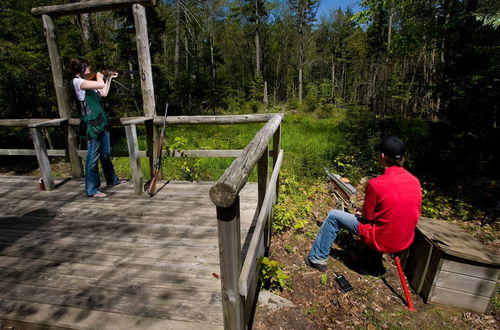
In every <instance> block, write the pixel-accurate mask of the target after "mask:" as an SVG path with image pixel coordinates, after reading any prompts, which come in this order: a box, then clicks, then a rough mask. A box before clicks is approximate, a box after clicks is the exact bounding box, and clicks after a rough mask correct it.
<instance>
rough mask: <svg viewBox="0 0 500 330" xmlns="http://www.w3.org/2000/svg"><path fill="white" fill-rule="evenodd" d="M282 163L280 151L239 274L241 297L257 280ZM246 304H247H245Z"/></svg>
mask: <svg viewBox="0 0 500 330" xmlns="http://www.w3.org/2000/svg"><path fill="white" fill-rule="evenodd" d="M282 162H283V150H281V151H280V153H279V156H278V158H277V160H276V166H275V167H274V170H273V173H272V174H271V178H270V179H269V186H268V189H267V191H266V195H265V196H264V200H263V203H262V208H261V209H260V211H259V217H258V218H257V222H256V223H255V229H254V232H253V235H252V239H251V240H250V244H249V246H248V251H247V255H246V257H245V260H244V261H243V267H242V268H241V274H240V277H239V287H240V289H239V290H240V294H241V295H242V296H243V297H247V296H248V295H249V294H250V292H249V287H252V283H251V281H253V280H255V281H257V280H258V278H256V277H255V276H253V273H252V272H254V271H255V269H256V267H257V264H258V261H259V258H260V257H262V254H261V253H259V252H262V248H261V247H262V241H263V236H264V229H265V225H266V220H267V216H268V214H269V212H270V211H271V210H272V206H273V201H274V195H275V191H274V189H276V183H277V180H278V176H279V172H280V169H281V163H282ZM247 303H248V302H247Z"/></svg>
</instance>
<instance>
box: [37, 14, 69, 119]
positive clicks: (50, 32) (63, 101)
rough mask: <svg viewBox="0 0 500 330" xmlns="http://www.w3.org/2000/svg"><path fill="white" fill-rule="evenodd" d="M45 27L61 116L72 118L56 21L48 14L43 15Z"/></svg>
mask: <svg viewBox="0 0 500 330" xmlns="http://www.w3.org/2000/svg"><path fill="white" fill-rule="evenodd" d="M42 21H43V28H44V29H45V37H46V39H47V46H48V51H49V58H50V66H51V67H52V78H53V80H54V87H55V89H56V97H57V106H58V108H59V117H61V118H70V117H71V116H70V114H71V111H70V106H69V97H68V93H67V90H66V86H65V84H64V80H65V79H64V75H63V64H62V60H61V54H60V53H59V47H58V44H57V36H56V31H55V26H54V21H53V20H52V18H51V17H50V16H48V15H43V16H42Z"/></svg>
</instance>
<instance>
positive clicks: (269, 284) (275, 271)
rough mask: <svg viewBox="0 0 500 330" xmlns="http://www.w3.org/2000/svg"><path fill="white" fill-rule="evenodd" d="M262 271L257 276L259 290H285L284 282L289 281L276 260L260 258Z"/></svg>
mask: <svg viewBox="0 0 500 330" xmlns="http://www.w3.org/2000/svg"><path fill="white" fill-rule="evenodd" d="M259 264H260V265H261V266H262V269H261V271H260V274H259V280H260V288H261V289H266V290H283V289H285V288H286V286H287V284H286V280H287V279H289V277H288V275H286V274H285V272H284V271H283V269H281V265H280V264H279V262H277V261H276V260H270V259H268V258H267V257H262V258H260V260H259Z"/></svg>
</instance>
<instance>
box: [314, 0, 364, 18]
mask: <svg viewBox="0 0 500 330" xmlns="http://www.w3.org/2000/svg"><path fill="white" fill-rule="evenodd" d="M357 4H358V0H320V3H319V9H318V13H317V17H319V16H321V15H328V13H329V12H330V10H331V9H337V8H338V7H341V8H342V9H346V8H347V7H351V9H352V10H353V11H354V12H357V11H359V10H360V8H359V6H358V5H357Z"/></svg>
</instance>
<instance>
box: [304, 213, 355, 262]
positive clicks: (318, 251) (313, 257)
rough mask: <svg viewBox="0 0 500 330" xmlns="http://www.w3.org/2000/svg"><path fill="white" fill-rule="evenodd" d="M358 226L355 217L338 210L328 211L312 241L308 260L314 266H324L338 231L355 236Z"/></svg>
mask: <svg viewBox="0 0 500 330" xmlns="http://www.w3.org/2000/svg"><path fill="white" fill-rule="evenodd" d="M358 225H359V219H358V217H357V216H356V215H354V214H351V213H347V212H344V211H340V210H333V211H330V212H329V213H328V216H327V217H326V219H325V221H324V222H323V224H322V225H321V229H320V230H319V233H318V236H317V237H316V240H315V241H314V244H313V246H312V248H311V252H310V253H309V260H310V261H312V262H314V263H316V264H322V265H326V263H327V261H328V256H329V255H330V249H331V247H332V244H333V242H335V239H336V238H337V233H338V232H339V230H340V229H341V228H344V229H347V230H348V231H350V232H351V233H353V234H357V233H358Z"/></svg>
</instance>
